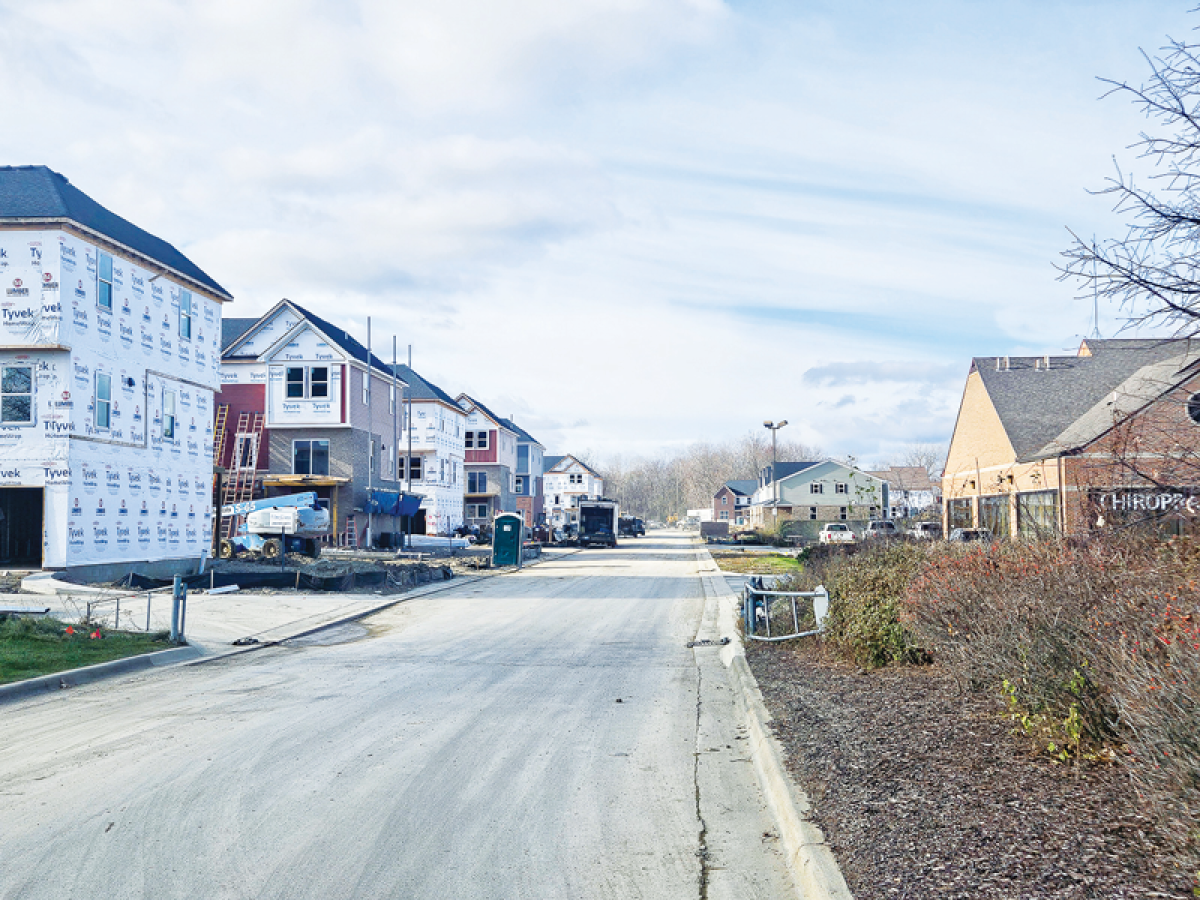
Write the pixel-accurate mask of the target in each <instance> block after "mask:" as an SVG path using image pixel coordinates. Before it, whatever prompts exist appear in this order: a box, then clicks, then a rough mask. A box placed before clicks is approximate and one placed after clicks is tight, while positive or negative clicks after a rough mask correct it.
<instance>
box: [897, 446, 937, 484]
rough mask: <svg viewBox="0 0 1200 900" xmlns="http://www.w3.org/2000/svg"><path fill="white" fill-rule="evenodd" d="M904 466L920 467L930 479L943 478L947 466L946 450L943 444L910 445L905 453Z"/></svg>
mask: <svg viewBox="0 0 1200 900" xmlns="http://www.w3.org/2000/svg"><path fill="white" fill-rule="evenodd" d="M903 464H904V465H906V466H920V467H921V468H922V469H924V470H925V471H926V472H928V473H929V477H930V478H941V477H942V469H943V468H944V467H945V465H946V448H945V447H943V446H942V445H941V444H910V445H909V446H908V449H907V450H905V451H904V457H903Z"/></svg>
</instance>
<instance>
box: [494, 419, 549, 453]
mask: <svg viewBox="0 0 1200 900" xmlns="http://www.w3.org/2000/svg"><path fill="white" fill-rule="evenodd" d="M500 421H501V422H503V423H504V425H505V427H507V428H511V429H512V430H513V431H515V432H516V433H517V439H518V440H520V441H524V442H526V443H529V444H537V445H538V446H539V447H540V446H542V442H541V441H539V440H538V439H537V438H535V437H534V436H533V435H532V434H530V433H529V432H528V431H526V430H525V429H524V428H522V427H521V426H520V425H518V424H517V423H516V422H514V421H513V420H512V419H501V420H500Z"/></svg>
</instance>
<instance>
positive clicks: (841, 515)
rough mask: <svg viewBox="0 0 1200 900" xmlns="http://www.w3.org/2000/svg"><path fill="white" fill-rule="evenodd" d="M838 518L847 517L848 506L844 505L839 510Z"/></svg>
mask: <svg viewBox="0 0 1200 900" xmlns="http://www.w3.org/2000/svg"><path fill="white" fill-rule="evenodd" d="M838 518H839V519H844V518H846V507H844V506H843V507H842V508H841V510H840V511H839V512H838Z"/></svg>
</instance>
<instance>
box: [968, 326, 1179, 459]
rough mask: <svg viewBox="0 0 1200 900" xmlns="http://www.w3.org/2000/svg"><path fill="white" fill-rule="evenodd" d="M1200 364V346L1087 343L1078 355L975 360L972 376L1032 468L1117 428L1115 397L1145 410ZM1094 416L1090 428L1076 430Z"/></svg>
mask: <svg viewBox="0 0 1200 900" xmlns="http://www.w3.org/2000/svg"><path fill="white" fill-rule="evenodd" d="M1197 359H1200V342H1196V341H1190V340H1187V339H1162V340H1141V339H1139V340H1088V341H1084V342H1083V344H1081V346H1080V349H1079V354H1078V355H1076V356H1052V357H1045V356H1031V357H1016V356H1013V357H994V356H988V357H976V358H975V359H973V360H972V361H971V371H972V372H977V373H978V374H979V377H980V380H981V381H982V382H983V386H984V389H985V390H986V391H987V394H988V398H989V399H990V400H991V402H992V406H993V407H994V408H995V410H996V414H997V416H999V418H1000V422H1001V424H1002V425H1003V426H1004V430H1005V433H1006V434H1007V435H1008V439H1009V442H1010V443H1011V444H1012V448H1013V451H1014V453H1015V454H1016V458H1017V460H1018V461H1021V462H1028V461H1030V460H1033V459H1042V458H1046V457H1049V456H1056V455H1058V454H1060V453H1061V452H1063V451H1065V450H1069V449H1072V448H1074V447H1079V446H1082V445H1083V444H1085V443H1088V442H1089V441H1090V440H1094V439H1095V438H1096V437H1098V436H1099V435H1100V434H1102V433H1103V432H1104V430H1107V429H1108V428H1111V427H1112V425H1113V423H1114V420H1113V416H1112V412H1113V407H1112V406H1105V404H1107V403H1108V402H1109V401H1110V400H1111V399H1112V397H1111V395H1112V394H1113V392H1114V391H1119V390H1120V391H1123V392H1132V393H1131V394H1130V396H1131V397H1137V398H1140V400H1139V403H1142V404H1144V403H1146V402H1149V400H1151V399H1153V396H1158V395H1159V394H1161V393H1163V392H1165V391H1166V390H1168V389H1169V388H1170V387H1172V386H1173V385H1174V384H1175V383H1176V382H1177V381H1178V380H1179V379H1178V378H1176V377H1175V376H1176V375H1177V374H1180V373H1182V371H1183V369H1184V368H1186V367H1187V365H1189V363H1190V362H1191V361H1195V360H1197ZM1047 360H1048V361H1049V366H1048V367H1047ZM1139 373H1140V374H1139ZM1155 385H1157V390H1156V389H1155ZM1151 394H1153V396H1151ZM1089 413H1091V415H1090V417H1089V420H1088V422H1087V423H1081V424H1078V425H1077V423H1080V420H1081V419H1083V418H1084V416H1085V415H1087V414H1089Z"/></svg>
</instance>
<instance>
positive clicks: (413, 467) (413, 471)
mask: <svg viewBox="0 0 1200 900" xmlns="http://www.w3.org/2000/svg"><path fill="white" fill-rule="evenodd" d="M408 477H409V478H411V479H412V480H413V481H420V480H421V457H420V456H414V457H412V458H411V459H409V461H408Z"/></svg>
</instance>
